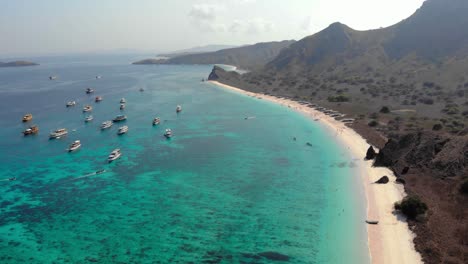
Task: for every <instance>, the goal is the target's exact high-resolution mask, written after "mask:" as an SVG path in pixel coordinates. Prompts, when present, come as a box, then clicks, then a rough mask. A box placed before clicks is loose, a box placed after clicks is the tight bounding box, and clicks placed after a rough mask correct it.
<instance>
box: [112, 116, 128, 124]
mask: <svg viewBox="0 0 468 264" xmlns="http://www.w3.org/2000/svg"><path fill="white" fill-rule="evenodd" d="M125 120H127V116H125V115H118V116H116V117H115V118H114V119H113V120H112V121H114V122H122V121H125Z"/></svg>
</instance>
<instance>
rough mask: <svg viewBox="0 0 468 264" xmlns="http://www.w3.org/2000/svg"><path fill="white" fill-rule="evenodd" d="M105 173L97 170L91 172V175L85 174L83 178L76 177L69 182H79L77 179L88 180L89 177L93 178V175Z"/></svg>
mask: <svg viewBox="0 0 468 264" xmlns="http://www.w3.org/2000/svg"><path fill="white" fill-rule="evenodd" d="M105 172H107V171H106V170H98V171H95V172H92V173H89V174H85V175H83V176H80V177H76V178H73V179H71V180H69V181H76V180H79V179H83V178H88V177H91V176H94V175H98V174H103V173H105Z"/></svg>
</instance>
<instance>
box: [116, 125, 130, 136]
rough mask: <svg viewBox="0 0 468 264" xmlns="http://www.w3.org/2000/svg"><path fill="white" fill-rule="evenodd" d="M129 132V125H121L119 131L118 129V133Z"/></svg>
mask: <svg viewBox="0 0 468 264" xmlns="http://www.w3.org/2000/svg"><path fill="white" fill-rule="evenodd" d="M127 132H128V126H123V127H119V131H117V135H123V134H126V133H127Z"/></svg>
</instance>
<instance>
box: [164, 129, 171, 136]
mask: <svg viewBox="0 0 468 264" xmlns="http://www.w3.org/2000/svg"><path fill="white" fill-rule="evenodd" d="M164 136H165V137H166V138H171V137H172V130H171V129H170V128H168V129H166V132H164Z"/></svg>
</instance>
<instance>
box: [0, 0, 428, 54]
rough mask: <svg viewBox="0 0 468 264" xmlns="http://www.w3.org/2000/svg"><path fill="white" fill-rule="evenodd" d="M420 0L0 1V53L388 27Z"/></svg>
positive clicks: (250, 39)
mask: <svg viewBox="0 0 468 264" xmlns="http://www.w3.org/2000/svg"><path fill="white" fill-rule="evenodd" d="M423 2H424V0H0V56H4V57H5V56H28V55H48V54H67V53H89V52H92V53H95V52H111V51H120V52H123V51H141V52H151V53H153V52H154V53H156V52H169V51H174V50H180V49H185V48H190V47H196V46H203V45H209V44H224V45H245V44H254V43H258V42H266V41H280V40H285V39H296V40H299V39H302V38H303V37H306V36H308V35H312V34H314V33H316V32H318V31H320V30H322V29H324V28H326V27H327V26H328V25H330V24H331V23H333V22H341V23H343V24H346V25H348V26H350V27H351V28H354V29H357V30H368V29H375V28H380V27H387V26H390V25H392V24H395V23H398V22H400V21H401V20H403V19H405V18H407V17H408V16H410V15H411V14H413V13H414V12H415V11H416V10H417V9H418V8H419V7H420V6H421V5H422V3H423Z"/></svg>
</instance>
